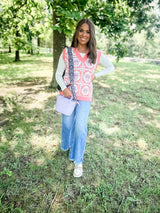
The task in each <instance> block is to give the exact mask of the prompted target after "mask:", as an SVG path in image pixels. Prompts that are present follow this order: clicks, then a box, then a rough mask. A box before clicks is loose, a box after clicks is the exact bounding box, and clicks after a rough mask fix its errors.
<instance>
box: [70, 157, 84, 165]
mask: <svg viewBox="0 0 160 213" xmlns="http://www.w3.org/2000/svg"><path fill="white" fill-rule="evenodd" d="M69 160H70V161H73V162H74V163H75V164H77V165H79V164H81V163H83V160H82V161H80V162H76V161H75V160H74V159H70V158H69Z"/></svg>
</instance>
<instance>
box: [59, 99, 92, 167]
mask: <svg viewBox="0 0 160 213" xmlns="http://www.w3.org/2000/svg"><path fill="white" fill-rule="evenodd" d="M78 102H79V104H77V105H76V107H75V109H74V111H73V113H72V114H71V115H70V116H67V115H63V114H62V138H61V140H62V141H61V149H62V150H63V151H67V150H68V149H70V152H69V160H72V161H74V162H75V163H76V164H80V163H81V162H83V156H84V151H85V145H86V138H87V120H88V115H89V111H90V106H91V101H78Z"/></svg>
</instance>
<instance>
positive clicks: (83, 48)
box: [77, 45, 87, 53]
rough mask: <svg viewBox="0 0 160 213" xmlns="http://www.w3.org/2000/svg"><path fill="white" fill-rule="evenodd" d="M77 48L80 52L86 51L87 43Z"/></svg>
mask: <svg viewBox="0 0 160 213" xmlns="http://www.w3.org/2000/svg"><path fill="white" fill-rule="evenodd" d="M77 49H78V51H79V52H80V53H86V51H87V45H78V47H77Z"/></svg>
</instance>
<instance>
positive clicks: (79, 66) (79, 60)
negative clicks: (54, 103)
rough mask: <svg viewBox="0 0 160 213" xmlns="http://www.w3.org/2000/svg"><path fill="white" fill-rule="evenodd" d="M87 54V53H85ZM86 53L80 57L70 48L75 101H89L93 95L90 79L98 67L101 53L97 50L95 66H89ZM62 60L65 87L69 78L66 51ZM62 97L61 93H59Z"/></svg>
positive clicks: (76, 50)
mask: <svg viewBox="0 0 160 213" xmlns="http://www.w3.org/2000/svg"><path fill="white" fill-rule="evenodd" d="M87 53H88V52H87ZM87 53H86V54H85V56H84V57H82V56H81V55H80V53H79V51H78V49H76V48H72V55H73V63H74V88H75V92H76V96H77V100H80V101H91V100H92V93H93V85H92V77H93V74H94V72H95V70H96V68H97V66H98V63H99V59H100V56H101V51H100V50H97V59H96V63H95V64H91V63H90V62H89V59H88V58H87ZM63 59H64V62H65V67H66V69H65V75H64V78H63V80H64V82H65V84H66V85H69V84H70V77H69V61H68V50H67V48H65V49H64V50H63ZM69 89H70V88H69ZM61 94H62V95H63V92H61Z"/></svg>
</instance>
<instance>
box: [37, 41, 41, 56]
mask: <svg viewBox="0 0 160 213" xmlns="http://www.w3.org/2000/svg"><path fill="white" fill-rule="evenodd" d="M40 45H41V40H40V38H39V37H38V38H37V46H38V51H37V53H38V54H39V48H40Z"/></svg>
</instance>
